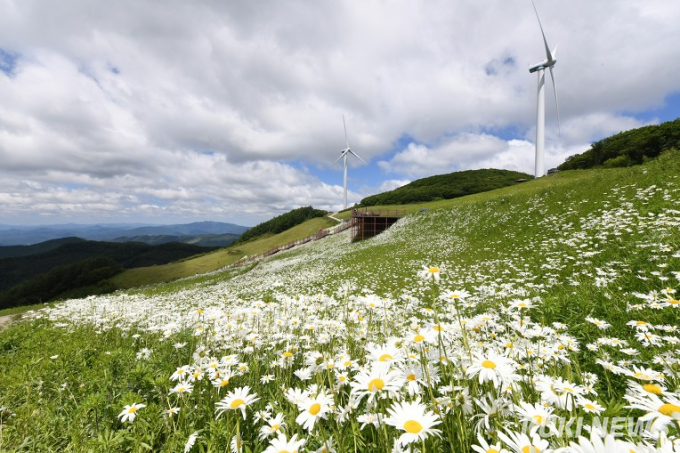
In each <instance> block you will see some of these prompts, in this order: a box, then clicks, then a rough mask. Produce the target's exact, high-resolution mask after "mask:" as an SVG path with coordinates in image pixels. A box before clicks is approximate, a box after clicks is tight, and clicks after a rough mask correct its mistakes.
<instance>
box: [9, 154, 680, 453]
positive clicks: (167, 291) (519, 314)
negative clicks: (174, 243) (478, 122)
mask: <svg viewBox="0 0 680 453" xmlns="http://www.w3.org/2000/svg"><path fill="white" fill-rule="evenodd" d="M678 175H680V155H679V153H678V152H677V151H672V152H668V153H665V154H663V155H661V156H660V157H659V158H658V159H656V160H653V161H650V162H648V163H646V164H644V165H641V166H637V167H630V168H616V169H606V170H605V169H598V170H582V171H569V172H562V173H559V174H557V175H551V176H550V177H545V178H541V179H540V180H538V181H531V182H527V183H524V184H522V185H518V186H513V187H509V188H505V189H500V190H496V191H492V192H487V193H483V194H477V195H474V196H469V197H464V198H460V199H456V200H447V201H445V202H444V201H442V202H434V203H430V204H427V205H417V206H412V207H411V209H410V210H411V211H412V213H411V214H409V215H408V216H406V217H404V218H403V219H401V220H400V221H399V222H398V223H397V224H396V225H394V226H393V227H392V228H390V229H389V230H388V231H387V232H385V233H383V234H381V235H380V236H377V237H375V238H373V239H371V240H368V241H364V242H360V243H350V236H349V232H345V233H342V234H338V235H335V236H331V237H329V238H326V239H323V240H319V241H315V242H310V243H308V244H305V245H304V246H301V247H298V248H295V249H292V250H290V251H287V252H282V253H279V254H277V255H274V256H273V257H271V258H269V259H267V260H265V261H262V262H260V263H258V264H257V265H254V266H250V267H247V268H237V269H231V270H227V271H217V272H212V273H209V274H204V275H201V276H197V277H196V278H189V279H184V280H181V281H177V282H174V283H172V284H166V285H156V286H150V287H145V288H140V289H129V290H127V291H125V292H119V293H116V294H113V295H109V296H100V297H90V298H87V299H80V300H70V301H66V302H64V303H61V304H54V305H52V306H48V307H45V308H42V309H40V310H33V311H29V312H27V313H25V314H24V316H23V319H22V320H21V321H20V322H17V323H15V324H13V325H12V326H11V327H9V328H7V329H5V330H4V331H2V332H0V376H1V377H2V378H1V379H0V451H36V452H43V451H60V452H65V451H73V452H81V451H83V452H84V451H88V452H89V451H93V452H97V451H101V452H105V451H107V452H108V451H111V452H115V451H121V452H122V451H162V452H178V451H179V452H181V451H184V452H218V451H219V452H223V451H233V452H262V451H264V452H267V453H272V452H276V453H284V452H288V453H292V452H295V451H297V452H300V453H302V452H326V453H330V452H338V453H340V452H374V451H385V452H405V451H408V452H415V451H419V452H423V453H425V452H440V451H451V452H468V451H474V452H482V453H507V452H515V453H520V452H521V453H546V452H619V451H621V452H624V451H625V452H631V451H632V452H636V453H642V452H651V451H664V452H674V451H680V436H679V434H680V433H679V431H680V364H679V352H678V345H679V343H680V335H679V334H678V326H679V325H680V322H678V321H679V319H680V311H679V310H680V302H679V301H678V292H677V291H678V289H679V288H680V228H679V226H680V178H679V177H678ZM423 206H426V207H428V209H429V211H427V212H419V209H420V208H421V207H423Z"/></svg>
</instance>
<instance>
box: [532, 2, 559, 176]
mask: <svg viewBox="0 0 680 453" xmlns="http://www.w3.org/2000/svg"><path fill="white" fill-rule="evenodd" d="M531 4H532V5H533V6H534V12H536V18H537V19H538V26H539V27H540V28H541V35H542V36H543V44H545V60H543V61H542V62H540V63H538V64H536V65H534V66H532V67H531V68H530V69H529V72H532V73H533V72H536V73H538V96H537V98H538V100H537V107H536V171H535V173H534V174H535V176H536V178H540V177H541V176H543V175H544V174H545V162H544V157H545V69H546V68H548V69H549V70H550V78H551V79H552V84H553V92H554V93H555V107H556V108H557V127H558V128H559V124H560V108H559V105H558V103H557V87H556V86H555V76H554V75H553V66H555V63H557V60H556V59H555V54H556V53H557V46H555V49H554V50H553V51H552V52H550V47H548V41H547V40H546V39H545V33H543V25H541V18H540V17H539V16H538V10H537V9H536V5H535V4H534V2H533V0H532V1H531Z"/></svg>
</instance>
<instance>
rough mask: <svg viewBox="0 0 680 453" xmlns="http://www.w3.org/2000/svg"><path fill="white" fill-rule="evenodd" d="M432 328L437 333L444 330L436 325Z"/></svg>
mask: <svg viewBox="0 0 680 453" xmlns="http://www.w3.org/2000/svg"><path fill="white" fill-rule="evenodd" d="M432 328H433V329H434V330H436V331H437V332H441V331H442V330H444V328H443V327H442V326H440V325H439V324H437V325H436V326H433V327H432Z"/></svg>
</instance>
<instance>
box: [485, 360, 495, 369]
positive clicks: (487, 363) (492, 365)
mask: <svg viewBox="0 0 680 453" xmlns="http://www.w3.org/2000/svg"><path fill="white" fill-rule="evenodd" d="M482 366H483V367H484V368H489V369H490V370H493V369H494V368H496V364H495V363H493V362H492V361H491V360H485V361H483V362H482Z"/></svg>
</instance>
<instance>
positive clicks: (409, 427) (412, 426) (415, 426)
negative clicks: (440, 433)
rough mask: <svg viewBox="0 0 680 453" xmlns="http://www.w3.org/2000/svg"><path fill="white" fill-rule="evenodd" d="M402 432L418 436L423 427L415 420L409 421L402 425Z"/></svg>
mask: <svg viewBox="0 0 680 453" xmlns="http://www.w3.org/2000/svg"><path fill="white" fill-rule="evenodd" d="M404 430H406V432H407V433H411V434H418V433H419V432H421V431H422V430H423V425H421V424H420V423H418V422H417V421H415V420H409V421H407V422H406V423H404Z"/></svg>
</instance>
